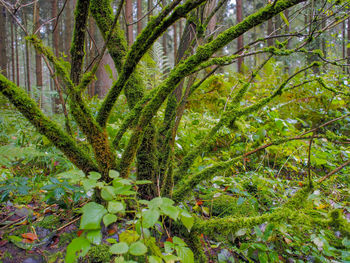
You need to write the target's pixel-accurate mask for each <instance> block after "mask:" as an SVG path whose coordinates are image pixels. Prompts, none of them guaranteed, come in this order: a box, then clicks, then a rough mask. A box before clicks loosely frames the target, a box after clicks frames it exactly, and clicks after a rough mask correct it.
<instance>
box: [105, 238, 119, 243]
mask: <svg viewBox="0 0 350 263" xmlns="http://www.w3.org/2000/svg"><path fill="white" fill-rule="evenodd" d="M106 241H107V242H108V243H110V244H116V243H118V242H117V240H116V239H115V238H107V239H106Z"/></svg>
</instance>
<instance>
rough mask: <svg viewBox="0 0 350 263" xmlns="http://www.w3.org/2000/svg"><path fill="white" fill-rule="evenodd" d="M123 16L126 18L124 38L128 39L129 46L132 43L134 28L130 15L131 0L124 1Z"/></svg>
mask: <svg viewBox="0 0 350 263" xmlns="http://www.w3.org/2000/svg"><path fill="white" fill-rule="evenodd" d="M125 18H126V24H127V25H126V32H127V33H126V39H127V41H128V45H129V46H131V45H132V43H134V30H133V25H131V23H132V22H133V17H132V0H126V2H125Z"/></svg>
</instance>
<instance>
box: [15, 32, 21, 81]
mask: <svg viewBox="0 0 350 263" xmlns="http://www.w3.org/2000/svg"><path fill="white" fill-rule="evenodd" d="M15 51H16V76H17V79H16V83H17V86H19V84H20V82H19V55H18V36H17V29H16V27H15Z"/></svg>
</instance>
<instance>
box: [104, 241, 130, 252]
mask: <svg viewBox="0 0 350 263" xmlns="http://www.w3.org/2000/svg"><path fill="white" fill-rule="evenodd" d="M128 250H129V246H128V244H127V243H125V242H119V243H117V244H114V245H112V246H111V247H110V248H109V252H111V253H112V254H125V253H126V252H128Z"/></svg>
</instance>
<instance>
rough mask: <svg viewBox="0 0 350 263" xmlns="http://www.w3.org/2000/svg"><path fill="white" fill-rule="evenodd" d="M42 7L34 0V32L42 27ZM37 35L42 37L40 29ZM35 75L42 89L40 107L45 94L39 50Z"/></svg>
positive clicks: (36, 54) (36, 56)
mask: <svg viewBox="0 0 350 263" xmlns="http://www.w3.org/2000/svg"><path fill="white" fill-rule="evenodd" d="M39 12H40V8H39V2H34V13H33V19H34V21H33V22H34V32H36V31H37V30H38V29H39V27H40V21H39V19H40V14H39ZM37 36H38V37H39V38H40V30H39V32H37ZM35 76H36V86H37V88H38V89H39V90H40V101H39V107H43V104H44V101H43V100H44V96H43V69H42V61H41V55H40V53H38V52H37V51H35Z"/></svg>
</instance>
